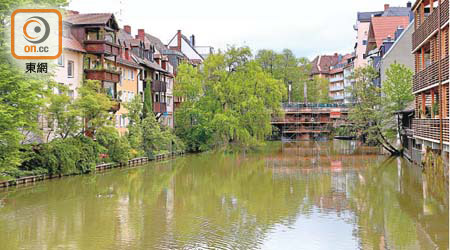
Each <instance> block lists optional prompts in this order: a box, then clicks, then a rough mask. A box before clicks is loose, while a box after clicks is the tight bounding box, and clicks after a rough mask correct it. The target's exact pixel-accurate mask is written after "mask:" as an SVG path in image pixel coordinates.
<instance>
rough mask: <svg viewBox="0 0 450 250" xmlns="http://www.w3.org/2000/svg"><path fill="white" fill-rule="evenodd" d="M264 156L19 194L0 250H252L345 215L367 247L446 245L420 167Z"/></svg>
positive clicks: (441, 205) (176, 164)
mask: <svg viewBox="0 0 450 250" xmlns="http://www.w3.org/2000/svg"><path fill="white" fill-rule="evenodd" d="M278 146H279V145H278ZM269 147H271V146H269ZM320 148H321V150H328V151H329V152H332V151H331V150H329V147H327V146H326V145H321V146H320ZM271 150H273V148H272V149H271ZM267 154H268V152H264V153H257V154H249V155H246V156H243V155H240V154H236V155H231V154H228V155H225V154H221V153H205V154H199V155H191V156H187V157H184V158H178V159H176V160H174V161H169V162H166V163H164V162H162V163H152V164H150V165H149V166H147V167H140V168H136V169H123V170H114V171H110V172H106V173H103V174H98V175H87V176H78V177H73V178H72V177H70V178H65V179H62V180H55V181H49V182H45V183H42V184H40V185H37V186H36V187H34V188H30V189H27V188H22V189H18V190H17V191H13V192H9V193H7V196H6V197H5V198H4V202H5V204H4V207H3V208H0V242H2V247H4V248H5V249H16V248H19V246H21V247H23V248H33V246H35V245H43V246H46V247H44V248H56V247H58V246H59V247H63V248H70V247H72V248H78V249H152V248H172V249H173V248H196V247H205V246H208V247H212V248H230V249H236V248H242V249H251V248H257V247H259V246H260V245H261V243H262V242H263V241H264V240H265V237H266V236H267V234H268V233H269V232H271V230H272V229H273V228H275V227H276V226H277V224H283V225H286V226H288V227H289V226H292V225H293V223H294V222H295V221H296V220H297V217H298V214H299V213H301V214H302V215H305V217H310V216H312V215H313V213H317V212H319V213H322V214H333V215H337V216H338V217H339V219H343V220H348V217H349V216H342V217H341V216H340V214H341V213H344V212H345V213H346V214H345V215H350V217H351V218H350V221H347V223H352V224H355V230H354V233H355V236H356V237H358V238H359V239H360V245H361V248H364V249H365V248H380V247H386V248H389V249H410V248H419V247H420V248H424V249H428V248H430V247H433V246H443V247H444V248H445V247H448V243H447V241H448V235H447V236H446V234H448V225H447V223H443V221H445V222H447V221H448V214H446V212H447V210H446V209H448V199H447V198H445V194H442V195H438V194H436V190H435V189H434V187H433V186H432V185H425V184H424V182H422V179H423V178H422V177H421V172H420V171H414V168H411V167H408V166H401V167H400V168H398V167H397V166H396V161H389V162H386V163H384V164H381V165H380V164H379V163H377V162H378V161H379V160H380V157H376V156H373V155H363V156H348V155H347V156H342V155H336V154H334V153H331V154H330V155H328V154H319V155H318V156H317V155H316V156H314V155H312V156H310V155H305V156H301V157H300V156H299V155H295V154H294V156H292V155H291V156H290V155H289V154H285V153H283V152H279V151H278V152H277V153H276V154H274V155H272V154H273V153H270V157H266V155H267ZM262 156H264V157H262ZM305 159H307V160H305ZM311 159H314V161H315V162H316V164H315V165H314V166H312V165H311ZM302 160H304V161H305V162H309V165H308V164H305V165H302V164H297V163H298V162H301V161H302ZM277 161H278V163H279V164H269V163H274V162H277ZM338 163H339V164H338ZM423 187H426V188H423ZM422 190H428V191H426V192H425V193H423V192H422ZM423 194H424V195H423ZM4 196H5V195H3V194H2V196H1V197H4ZM5 232H8V233H5ZM94 243H95V244H94Z"/></svg>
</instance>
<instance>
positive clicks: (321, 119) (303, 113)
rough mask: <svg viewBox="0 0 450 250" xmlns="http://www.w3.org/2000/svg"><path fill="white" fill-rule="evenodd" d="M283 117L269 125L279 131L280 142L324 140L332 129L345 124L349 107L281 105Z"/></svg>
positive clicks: (300, 104)
mask: <svg viewBox="0 0 450 250" xmlns="http://www.w3.org/2000/svg"><path fill="white" fill-rule="evenodd" d="M282 106H283V111H284V115H283V116H282V117H273V118H272V121H271V124H272V125H273V126H275V127H277V128H278V129H279V130H280V135H281V139H282V140H287V141H296V140H324V139H327V138H329V137H330V135H331V132H332V129H333V128H336V127H338V126H341V125H345V124H347V117H348V111H349V107H348V106H347V105H345V104H329V103H307V104H305V103H283V104H282Z"/></svg>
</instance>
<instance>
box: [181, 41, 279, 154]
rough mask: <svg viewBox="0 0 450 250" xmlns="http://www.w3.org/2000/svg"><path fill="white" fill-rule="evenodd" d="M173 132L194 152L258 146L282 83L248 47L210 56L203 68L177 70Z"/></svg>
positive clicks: (267, 128) (268, 129) (267, 131)
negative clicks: (178, 98) (178, 105)
mask: <svg viewBox="0 0 450 250" xmlns="http://www.w3.org/2000/svg"><path fill="white" fill-rule="evenodd" d="M177 83H178V84H177V85H176V89H175V92H176V95H178V96H182V97H184V98H185V100H186V101H185V102H183V104H182V105H181V108H179V109H178V110H177V113H176V116H177V127H176V134H177V135H178V136H179V137H180V138H182V139H183V141H184V142H186V144H187V146H188V148H189V149H190V150H193V151H201V150H206V149H209V148H213V147H222V146H230V145H239V146H242V147H243V148H244V149H245V148H248V147H251V146H255V145H258V144H259V143H260V142H261V141H263V140H264V139H265V137H266V136H267V135H269V134H270V133H271V131H272V129H271V125H270V120H271V115H272V114H274V113H277V112H279V111H280V102H281V100H282V98H283V97H285V96H286V88H285V86H284V84H283V82H282V81H280V80H277V79H274V78H273V77H272V75H271V74H270V73H268V72H265V71H264V70H263V69H262V68H261V66H260V63H259V62H257V61H256V60H254V59H252V54H251V52H250V49H249V48H247V47H243V48H236V47H230V48H228V50H227V51H226V52H219V53H218V54H216V55H212V56H209V57H208V58H207V59H206V60H205V62H204V64H203V65H202V68H194V67H192V66H191V65H187V64H182V65H180V66H179V68H178V74H177Z"/></svg>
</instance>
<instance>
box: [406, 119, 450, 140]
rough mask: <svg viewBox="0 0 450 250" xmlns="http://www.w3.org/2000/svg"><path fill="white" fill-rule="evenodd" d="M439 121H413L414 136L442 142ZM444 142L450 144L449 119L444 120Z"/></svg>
mask: <svg viewBox="0 0 450 250" xmlns="http://www.w3.org/2000/svg"><path fill="white" fill-rule="evenodd" d="M439 123H440V122H439V119H413V131H414V136H418V137H422V138H424V139H431V140H435V141H440V131H439ZM442 125H443V137H442V138H443V140H444V142H447V143H448V142H449V119H448V118H447V119H442Z"/></svg>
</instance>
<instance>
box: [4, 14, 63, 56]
mask: <svg viewBox="0 0 450 250" xmlns="http://www.w3.org/2000/svg"><path fill="white" fill-rule="evenodd" d="M61 52H62V16H61V13H60V12H59V11H58V10H56V9H18V10H15V11H14V12H13V13H12V15H11V53H12V55H13V56H14V57H15V58H17V59H56V58H58V57H59V56H60V55H61Z"/></svg>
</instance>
